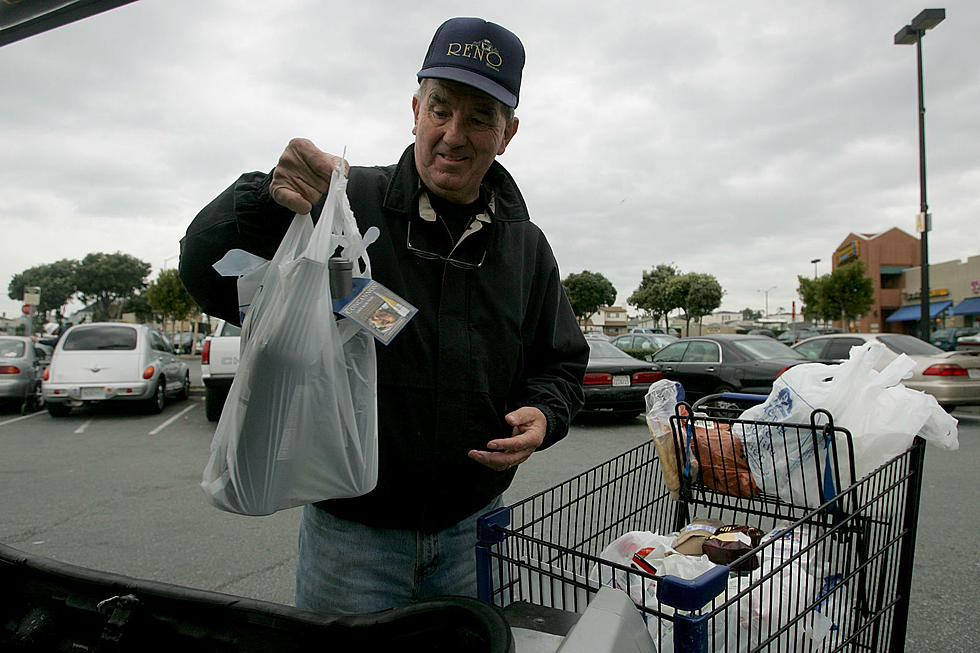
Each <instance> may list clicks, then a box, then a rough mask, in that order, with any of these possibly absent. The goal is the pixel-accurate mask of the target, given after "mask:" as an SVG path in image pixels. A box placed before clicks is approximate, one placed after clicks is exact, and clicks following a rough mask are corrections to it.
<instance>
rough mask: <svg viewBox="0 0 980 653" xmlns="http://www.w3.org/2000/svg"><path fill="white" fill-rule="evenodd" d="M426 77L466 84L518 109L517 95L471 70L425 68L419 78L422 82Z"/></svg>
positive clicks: (439, 67) (442, 67)
mask: <svg viewBox="0 0 980 653" xmlns="http://www.w3.org/2000/svg"><path fill="white" fill-rule="evenodd" d="M425 77H432V78H435V79H448V80H449V81H452V82H459V83H460V84H466V85H467V86H472V87H473V88H475V89H477V90H480V91H483V92H484V93H486V94H487V95H489V96H490V97H492V98H494V99H496V100H499V101H501V102H503V103H504V104H505V105H507V106H508V107H511V108H512V109H513V108H516V107H517V96H516V95H514V94H513V93H511V92H510V91H508V90H507V89H506V88H504V87H503V86H501V85H500V84H498V83H496V82H494V81H491V80H489V79H487V78H486V77H484V76H483V75H480V74H478V73H475V72H473V71H471V70H466V69H465V68H453V67H452V66H437V67H434V68H423V69H422V70H420V71H419V74H418V78H419V79H420V80H421V79H423V78H425Z"/></svg>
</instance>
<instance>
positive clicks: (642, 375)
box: [633, 370, 664, 383]
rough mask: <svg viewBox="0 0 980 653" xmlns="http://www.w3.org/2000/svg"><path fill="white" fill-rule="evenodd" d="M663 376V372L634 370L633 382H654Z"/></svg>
mask: <svg viewBox="0 0 980 653" xmlns="http://www.w3.org/2000/svg"><path fill="white" fill-rule="evenodd" d="M662 378H664V375H663V372H654V371H652V370H651V371H649V372H635V373H634V374H633V383H655V382H657V381H659V380H660V379H662Z"/></svg>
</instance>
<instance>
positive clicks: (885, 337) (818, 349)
mask: <svg viewBox="0 0 980 653" xmlns="http://www.w3.org/2000/svg"><path fill="white" fill-rule="evenodd" d="M872 341H878V342H881V343H883V344H884V345H885V347H887V348H888V353H889V355H887V356H885V357H884V358H883V360H881V361H880V362H879V363H878V367H879V368H881V367H884V366H885V365H887V364H888V363H890V362H891V361H892V360H893V359H894V358H895V357H896V356H898V355H899V354H906V355H908V356H909V357H910V358H911V359H912V360H914V361H915V369H913V370H912V378H910V379H905V380H904V381H902V383H903V384H904V385H905V386H906V387H908V388H912V389H913V390H921V391H922V392H927V393H929V394H931V395H932V396H933V397H935V398H936V401H938V402H939V405H941V406H942V407H943V408H945V409H946V410H947V411H951V410H953V409H954V408H955V407H956V406H967V405H980V350H978V351H969V352H965V351H943V350H942V349H940V348H939V347H936V346H935V345H933V344H931V343H928V342H925V341H924V340H921V339H919V338H916V337H915V336H909V335H905V334H901V333H837V334H829V335H823V336H817V337H815V338H808V339H807V340H804V341H803V342H800V343H797V344H796V345H794V346H793V349H795V350H796V351H797V352H799V353H800V354H803V355H804V356H806V357H807V358H808V359H810V360H812V361H818V362H821V363H839V362H840V361H842V360H846V359H847V358H848V357H849V356H850V351H851V347H854V346H860V345H863V344H864V343H866V342H872Z"/></svg>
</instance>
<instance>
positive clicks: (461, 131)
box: [442, 114, 466, 145]
mask: <svg viewBox="0 0 980 653" xmlns="http://www.w3.org/2000/svg"><path fill="white" fill-rule="evenodd" d="M442 139H443V140H444V141H445V142H446V144H448V145H463V144H465V143H466V123H465V122H464V117H463V116H461V115H459V114H453V116H452V117H451V118H450V119H449V121H447V122H446V125H445V131H443V135H442Z"/></svg>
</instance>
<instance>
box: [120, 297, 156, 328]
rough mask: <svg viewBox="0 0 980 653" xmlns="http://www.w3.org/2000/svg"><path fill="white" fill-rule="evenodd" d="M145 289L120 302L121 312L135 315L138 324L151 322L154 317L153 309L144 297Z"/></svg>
mask: <svg viewBox="0 0 980 653" xmlns="http://www.w3.org/2000/svg"><path fill="white" fill-rule="evenodd" d="M147 290H149V289H147ZM147 290H144V291H143V292H141V293H139V294H138V295H133V296H132V297H130V298H129V299H127V300H126V301H124V302H123V304H122V312H123V313H132V314H133V315H135V316H136V321H137V322H139V323H140V324H146V323H147V322H153V319H154V316H153V309H152V308H150V302H149V301H147V299H146V293H147Z"/></svg>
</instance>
